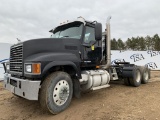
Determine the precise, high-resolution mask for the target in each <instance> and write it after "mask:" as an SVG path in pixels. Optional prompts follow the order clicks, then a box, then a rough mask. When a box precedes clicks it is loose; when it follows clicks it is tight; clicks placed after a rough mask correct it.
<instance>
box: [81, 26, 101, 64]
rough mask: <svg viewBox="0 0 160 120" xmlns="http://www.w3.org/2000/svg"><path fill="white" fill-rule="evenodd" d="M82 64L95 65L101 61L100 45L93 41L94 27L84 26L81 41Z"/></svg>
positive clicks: (99, 42)
mask: <svg viewBox="0 0 160 120" xmlns="http://www.w3.org/2000/svg"><path fill="white" fill-rule="evenodd" d="M83 52H84V54H83V62H84V63H87V64H90V65H97V64H99V63H100V61H101V59H102V43H101V41H96V40H95V28H94V26H86V28H85V34H84V41H83Z"/></svg>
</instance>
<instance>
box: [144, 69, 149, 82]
mask: <svg viewBox="0 0 160 120" xmlns="http://www.w3.org/2000/svg"><path fill="white" fill-rule="evenodd" d="M143 75H144V79H145V80H148V78H149V74H148V71H147V70H146V71H145V72H144V74H143Z"/></svg>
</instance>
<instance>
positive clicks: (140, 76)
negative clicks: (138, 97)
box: [124, 66, 150, 87]
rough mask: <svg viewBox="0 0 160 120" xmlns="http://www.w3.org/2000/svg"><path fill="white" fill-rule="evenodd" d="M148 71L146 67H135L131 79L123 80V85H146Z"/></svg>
mask: <svg viewBox="0 0 160 120" xmlns="http://www.w3.org/2000/svg"><path fill="white" fill-rule="evenodd" d="M149 76H150V71H149V69H148V67H144V66H138V67H135V68H134V70H133V72H132V77H126V78H124V84H125V85H127V86H134V87H138V86H140V85H141V83H142V84H146V83H148V81H149V78H150V77H149Z"/></svg>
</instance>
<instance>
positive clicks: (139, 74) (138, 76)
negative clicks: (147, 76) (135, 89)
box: [136, 71, 141, 82]
mask: <svg viewBox="0 0 160 120" xmlns="http://www.w3.org/2000/svg"><path fill="white" fill-rule="evenodd" d="M136 74H137V77H136V81H137V82H140V81H141V73H140V71H136Z"/></svg>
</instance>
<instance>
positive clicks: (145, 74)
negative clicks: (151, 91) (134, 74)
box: [139, 66, 150, 84]
mask: <svg viewBox="0 0 160 120" xmlns="http://www.w3.org/2000/svg"><path fill="white" fill-rule="evenodd" d="M139 69H140V71H141V74H142V78H141V82H142V83H143V84H146V83H148V81H149V77H150V71H149V69H148V67H145V66H139Z"/></svg>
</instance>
